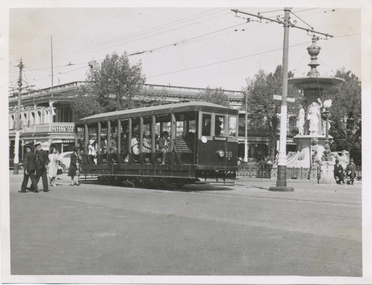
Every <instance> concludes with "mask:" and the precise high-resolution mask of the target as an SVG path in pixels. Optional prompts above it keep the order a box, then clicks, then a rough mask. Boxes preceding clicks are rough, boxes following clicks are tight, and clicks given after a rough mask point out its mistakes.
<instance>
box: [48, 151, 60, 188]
mask: <svg viewBox="0 0 372 285" xmlns="http://www.w3.org/2000/svg"><path fill="white" fill-rule="evenodd" d="M58 162H59V159H58V151H57V149H56V148H53V149H52V152H51V154H49V165H48V170H49V172H48V176H49V180H50V185H51V186H57V185H56V183H55V181H56V178H57V170H58Z"/></svg>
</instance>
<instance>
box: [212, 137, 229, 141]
mask: <svg viewBox="0 0 372 285" xmlns="http://www.w3.org/2000/svg"><path fill="white" fill-rule="evenodd" d="M213 139H214V140H215V141H227V137H214V138H213Z"/></svg>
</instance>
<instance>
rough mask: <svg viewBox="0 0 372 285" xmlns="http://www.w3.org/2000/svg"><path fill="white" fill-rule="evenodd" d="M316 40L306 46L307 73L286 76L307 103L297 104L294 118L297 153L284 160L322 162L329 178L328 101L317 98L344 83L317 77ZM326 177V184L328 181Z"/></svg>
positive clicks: (296, 164) (306, 163) (310, 164)
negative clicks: (298, 109)
mask: <svg viewBox="0 0 372 285" xmlns="http://www.w3.org/2000/svg"><path fill="white" fill-rule="evenodd" d="M317 40H318V38H316V37H315V36H313V38H312V44H311V46H309V47H308V48H307V50H308V53H309V55H310V58H311V62H310V63H309V64H308V65H309V66H310V67H311V70H310V71H309V72H308V74H307V76H305V77H295V78H290V79H288V83H289V84H291V85H293V86H294V87H296V88H297V89H299V90H302V91H303V92H304V95H305V99H306V106H302V105H301V106H300V112H299V115H298V118H297V128H298V135H296V136H295V137H294V141H296V142H297V155H295V156H292V158H291V159H289V160H288V161H287V167H304V168H311V167H313V166H314V165H315V164H321V165H322V177H323V178H324V177H328V178H327V179H328V180H329V177H330V176H331V172H332V180H333V164H334V162H333V161H332V160H331V158H330V157H329V153H330V151H329V139H332V137H331V136H329V135H328V129H329V122H328V115H329V107H330V105H331V102H330V101H329V100H326V101H324V103H322V101H321V100H320V98H321V96H322V94H323V93H324V91H326V90H328V89H330V88H331V87H332V86H334V85H336V84H339V83H341V82H343V79H340V78H336V77H322V76H320V74H319V72H318V71H317V69H316V68H317V66H319V64H318V63H317V56H318V55H319V53H320V49H321V48H320V47H319V46H318V45H317V43H316V41H317ZM326 106H327V107H326ZM305 110H306V111H305ZM322 115H326V117H327V120H326V121H325V120H324V121H323V120H322ZM324 151H325V153H324ZM325 155H326V156H327V157H326V158H325ZM323 166H324V167H323ZM327 175H328V176H327ZM323 180H324V179H323ZM328 180H327V182H325V183H331V181H328Z"/></svg>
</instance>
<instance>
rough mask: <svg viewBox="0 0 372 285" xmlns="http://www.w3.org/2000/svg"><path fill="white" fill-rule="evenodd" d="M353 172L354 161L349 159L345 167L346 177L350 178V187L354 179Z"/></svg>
mask: <svg viewBox="0 0 372 285" xmlns="http://www.w3.org/2000/svg"><path fill="white" fill-rule="evenodd" d="M355 170H356V165H355V164H354V159H352V158H351V159H350V161H349V164H348V165H346V169H345V172H346V175H349V176H350V183H351V185H353V184H354V178H355Z"/></svg>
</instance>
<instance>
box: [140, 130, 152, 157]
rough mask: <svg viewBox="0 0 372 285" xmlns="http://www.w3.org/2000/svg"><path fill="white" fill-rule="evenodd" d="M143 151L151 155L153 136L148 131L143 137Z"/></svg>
mask: <svg viewBox="0 0 372 285" xmlns="http://www.w3.org/2000/svg"><path fill="white" fill-rule="evenodd" d="M142 150H143V152H144V153H151V134H150V131H149V130H146V131H145V134H144V136H143V142H142Z"/></svg>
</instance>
